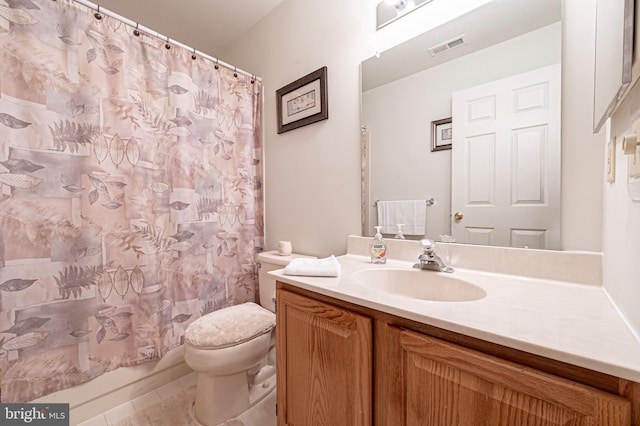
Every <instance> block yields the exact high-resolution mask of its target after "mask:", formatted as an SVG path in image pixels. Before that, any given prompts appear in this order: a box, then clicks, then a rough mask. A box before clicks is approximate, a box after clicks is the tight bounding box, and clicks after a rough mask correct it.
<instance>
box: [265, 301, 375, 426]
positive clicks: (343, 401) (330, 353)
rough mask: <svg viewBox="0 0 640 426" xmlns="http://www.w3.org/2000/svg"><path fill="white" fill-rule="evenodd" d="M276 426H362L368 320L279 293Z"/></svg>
mask: <svg viewBox="0 0 640 426" xmlns="http://www.w3.org/2000/svg"><path fill="white" fill-rule="evenodd" d="M276 301H277V307H276V315H277V320H276V339H277V340H276V344H277V346H276V347H277V351H276V358H277V359H276V363H277V383H278V390H277V400H278V425H279V426H284V425H288V426H311V425H314V426H336V425H341V426H365V425H370V424H372V423H371V417H372V371H373V359H372V351H371V348H372V345H373V343H372V333H373V332H372V320H371V318H368V317H366V316H363V315H360V314H357V313H355V312H352V311H349V310H346V309H343V308H340V307H338V306H335V305H331V304H328V303H324V302H321V301H318V300H314V299H312V298H308V297H304V296H301V295H298V294H295V293H291V292H288V291H280V290H279V291H278V295H277V297H276Z"/></svg>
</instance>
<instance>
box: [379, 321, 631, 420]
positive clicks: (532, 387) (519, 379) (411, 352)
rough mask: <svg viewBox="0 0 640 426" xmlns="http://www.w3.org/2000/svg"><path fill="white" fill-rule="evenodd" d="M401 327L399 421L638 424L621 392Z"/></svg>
mask: <svg viewBox="0 0 640 426" xmlns="http://www.w3.org/2000/svg"><path fill="white" fill-rule="evenodd" d="M397 332H398V333H399V341H400V347H401V348H402V349H401V353H402V355H401V359H399V360H397V361H398V363H397V364H396V368H395V369H391V371H390V372H391V374H397V375H400V377H402V385H401V387H402V389H397V390H399V391H400V392H401V394H402V395H401V397H400V398H401V399H402V403H401V404H398V405H399V406H401V407H402V411H403V412H402V413H395V416H394V417H393V418H394V419H395V420H397V423H395V421H394V423H393V424H398V425H416V426H417V425H419V426H443V425H446V426H471V425H473V426H521V425H522V426H524V425H526V426H530V425H535V426H547V425H571V426H587V425H589V426H604V425H607V426H617V425H630V424H631V423H630V402H629V401H628V400H626V399H624V398H622V397H619V396H617V395H612V394H609V393H606V392H603V391H600V390H597V389H595V388H591V387H588V386H585V385H582V384H578V383H575V382H572V381H569V380H566V379H563V378H559V377H556V376H553V375H550V374H546V373H543V372H540V371H537V370H534V369H531V368H528V367H524V366H521V365H519V364H516V363H512V362H508V361H505V360H501V359H499V358H496V357H493V356H489V355H486V354H483V353H480V352H476V351H473V350H470V349H466V348H463V347H461V346H457V345H454V344H451V343H447V342H444V341H441V340H438V339H435V338H432V337H428V336H426V335H423V334H420V333H416V332H413V331H408V330H400V329H398V331H397ZM389 361H390V362H389V365H392V363H393V360H389ZM394 370H395V371H394ZM386 418H387V419H390V418H392V417H391V416H387V417H386Z"/></svg>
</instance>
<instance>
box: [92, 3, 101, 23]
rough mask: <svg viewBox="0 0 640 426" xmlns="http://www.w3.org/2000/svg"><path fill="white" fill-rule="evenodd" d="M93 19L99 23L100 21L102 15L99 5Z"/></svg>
mask: <svg viewBox="0 0 640 426" xmlns="http://www.w3.org/2000/svg"><path fill="white" fill-rule="evenodd" d="M93 16H94V18H96V19H97V20H98V21H100V20H101V19H102V15H101V14H100V5H98V11H97V12H96V13H94V14H93Z"/></svg>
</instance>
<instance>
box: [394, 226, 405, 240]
mask: <svg viewBox="0 0 640 426" xmlns="http://www.w3.org/2000/svg"><path fill="white" fill-rule="evenodd" d="M396 226H397V227H398V230H397V231H396V235H395V236H394V237H393V238H397V239H399V240H404V239H405V238H404V232H402V227H403V226H404V223H398V224H397V225H396Z"/></svg>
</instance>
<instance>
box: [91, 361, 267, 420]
mask: <svg viewBox="0 0 640 426" xmlns="http://www.w3.org/2000/svg"><path fill="white" fill-rule="evenodd" d="M195 385H196V373H191V374H188V375H186V376H184V377H181V378H180V379H178V380H174V381H173V382H171V383H168V384H166V385H164V386H162V387H160V388H158V389H156V390H154V391H151V392H149V393H147V394H145V395H142V396H140V397H138V398H135V399H133V400H131V401H129V402H127V403H124V404H122V405H119V406H117V407H115V408H113V409H111V410H109V411H107V412H105V413H103V414H101V415H99V416H96V417H94V418H91V419H89V420H87V421H85V422H82V423H80V424H78V426H111V425H114V424H116V423H118V422H119V421H121V420H123V419H125V418H126V417H129V416H131V415H133V414H135V413H136V412H137V411H141V410H143V409H145V408H147V407H149V406H151V405H153V404H156V403H158V402H161V401H162V400H164V399H167V398H170V397H172V396H174V395H175V394H176V393H178V392H180V391H183V390H186V389H188V388H190V387H192V386H195ZM238 419H239V420H242V422H243V423H244V424H245V426H272V425H274V426H275V424H276V417H275V392H273V394H272V395H270V396H269V397H267V398H266V399H265V400H263V401H261V402H260V403H258V404H257V405H256V406H255V407H254V408H253V409H252V410H249V411H247V412H246V413H243V414H242V415H241V416H239V417H238ZM140 426H147V425H140ZM154 426H161V425H154ZM167 426H168V425H167ZM171 426H179V425H171Z"/></svg>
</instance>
